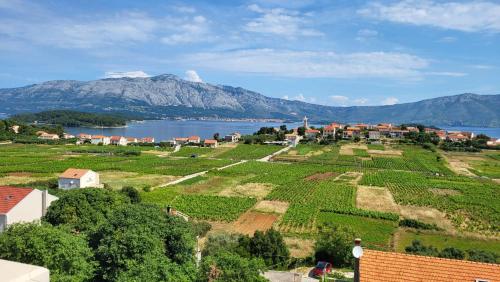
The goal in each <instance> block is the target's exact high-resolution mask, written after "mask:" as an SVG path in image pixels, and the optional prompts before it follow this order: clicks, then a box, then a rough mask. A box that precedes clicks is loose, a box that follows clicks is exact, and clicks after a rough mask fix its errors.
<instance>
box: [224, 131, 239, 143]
mask: <svg viewBox="0 0 500 282" xmlns="http://www.w3.org/2000/svg"><path fill="white" fill-rule="evenodd" d="M240 138H241V134H240V133H239V132H234V133H231V134H228V135H226V136H224V140H225V141H227V142H233V143H236V142H238V141H240Z"/></svg>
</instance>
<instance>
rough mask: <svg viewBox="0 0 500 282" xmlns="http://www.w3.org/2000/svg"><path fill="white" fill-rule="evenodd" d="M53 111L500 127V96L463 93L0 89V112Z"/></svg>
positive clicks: (111, 85)
mask: <svg viewBox="0 0 500 282" xmlns="http://www.w3.org/2000/svg"><path fill="white" fill-rule="evenodd" d="M52 109H68V110H79V111H90V112H119V113H125V114H126V113H134V114H139V115H141V116H143V117H145V118H162V117H202V116H203V117H228V118H282V119H290V120H298V119H300V118H301V117H302V116H304V115H307V116H308V117H310V118H311V120H312V121H313V122H324V121H329V120H336V121H340V122H356V121H363V122H371V123H375V122H380V121H388V122H394V123H401V122H421V123H425V124H436V125H461V126H491V127H498V126H500V113H499V112H500V111H499V110H498V109H500V95H475V94H462V95H456V96H448V97H440V98H434V99H429V100H424V101H419V102H415V103H405V104H396V105H392V106H363V107H329V106H322V105H314V104H309V103H304V102H299V101H289V100H284V99H278V98H270V97H266V96H264V95H262V94H259V93H256V92H253V91H249V90H246V89H243V88H240V87H231V86H220V85H211V84H207V83H197V82H190V81H186V80H183V79H180V78H179V77H177V76H174V75H168V74H167V75H159V76H155V77H149V78H109V79H100V80H94V81H88V82H83V81H74V80H56V81H48V82H44V83H40V84H34V85H28V86H25V87H19V88H10V89H0V112H4V113H8V114H15V113H21V112H39V111H45V110H52Z"/></svg>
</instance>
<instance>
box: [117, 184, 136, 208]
mask: <svg viewBox="0 0 500 282" xmlns="http://www.w3.org/2000/svg"><path fill="white" fill-rule="evenodd" d="M120 192H121V193H123V194H124V195H125V196H127V197H128V198H129V199H130V202H131V203H132V204H137V203H140V202H141V195H140V194H139V191H137V189H135V188H134V187H132V186H125V187H123V188H122V189H121V190H120Z"/></svg>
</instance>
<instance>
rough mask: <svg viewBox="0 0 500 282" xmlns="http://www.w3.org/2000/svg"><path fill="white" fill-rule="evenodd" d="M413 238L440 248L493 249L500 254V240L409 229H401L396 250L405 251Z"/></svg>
mask: <svg viewBox="0 0 500 282" xmlns="http://www.w3.org/2000/svg"><path fill="white" fill-rule="evenodd" d="M413 240H420V241H421V242H422V243H423V244H424V245H432V246H433V247H436V248H438V249H439V250H441V249H444V248H446V247H455V248H458V249H461V250H463V251H465V250H469V249H476V250H484V251H491V252H494V253H496V254H498V255H500V240H482V239H477V238H471V237H460V236H452V235H446V234H439V233H435V234H432V233H416V232H413V231H409V230H404V231H400V233H399V240H398V245H397V246H396V251H398V252H404V251H405V247H407V246H410V245H411V242H412V241H413Z"/></svg>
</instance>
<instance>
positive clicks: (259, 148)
mask: <svg viewBox="0 0 500 282" xmlns="http://www.w3.org/2000/svg"><path fill="white" fill-rule="evenodd" d="M281 149H283V147H281V146H270V145H248V144H239V145H238V146H237V147H236V148H234V149H232V150H229V151H227V152H224V153H222V154H220V155H218V156H217V157H218V158H221V159H232V160H253V159H260V158H263V157H265V156H268V155H270V154H272V153H274V152H277V151H279V150H281Z"/></svg>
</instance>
